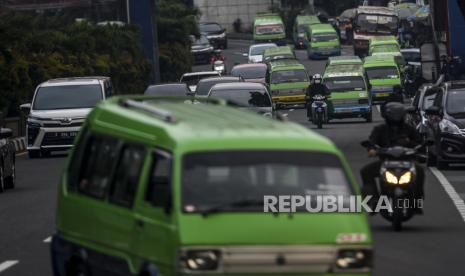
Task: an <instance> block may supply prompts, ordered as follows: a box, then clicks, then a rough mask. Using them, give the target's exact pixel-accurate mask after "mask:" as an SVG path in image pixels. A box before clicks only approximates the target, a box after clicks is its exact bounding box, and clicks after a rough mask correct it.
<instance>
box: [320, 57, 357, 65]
mask: <svg viewBox="0 0 465 276" xmlns="http://www.w3.org/2000/svg"><path fill="white" fill-rule="evenodd" d="M339 65H363V61H362V60H361V59H360V58H359V57H358V56H336V57H329V58H328V61H327V62H326V68H327V67H328V66H339Z"/></svg>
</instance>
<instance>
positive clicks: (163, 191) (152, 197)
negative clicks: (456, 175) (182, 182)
mask: <svg viewBox="0 0 465 276" xmlns="http://www.w3.org/2000/svg"><path fill="white" fill-rule="evenodd" d="M170 190H171V157H170V156H169V154H167V153H161V152H160V153H154V154H153V165H152V174H151V176H150V182H149V185H148V186H147V193H146V196H145V200H146V201H148V202H150V203H151V204H152V205H153V206H155V207H165V206H166V203H167V200H170V198H169V197H170Z"/></svg>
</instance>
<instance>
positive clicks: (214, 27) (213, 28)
mask: <svg viewBox="0 0 465 276" xmlns="http://www.w3.org/2000/svg"><path fill="white" fill-rule="evenodd" d="M199 29H200V32H206V33H209V32H220V31H222V30H223V28H221V26H220V25H219V24H215V23H212V24H200V26H199Z"/></svg>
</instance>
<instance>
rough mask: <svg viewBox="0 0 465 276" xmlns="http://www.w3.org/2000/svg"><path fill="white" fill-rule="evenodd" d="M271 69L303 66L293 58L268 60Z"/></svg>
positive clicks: (299, 67)
mask: <svg viewBox="0 0 465 276" xmlns="http://www.w3.org/2000/svg"><path fill="white" fill-rule="evenodd" d="M270 67H271V70H272V71H276V70H289V69H305V66H304V65H303V64H302V63H300V62H299V61H298V60H295V59H280V60H274V61H271V62H270Z"/></svg>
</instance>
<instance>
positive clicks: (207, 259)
mask: <svg viewBox="0 0 465 276" xmlns="http://www.w3.org/2000/svg"><path fill="white" fill-rule="evenodd" d="M220 258H221V254H220V252H219V251H218V250H189V251H187V252H186V253H185V255H184V256H182V257H181V265H182V267H183V269H185V270H190V271H211V270H216V269H218V266H219V263H220Z"/></svg>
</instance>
